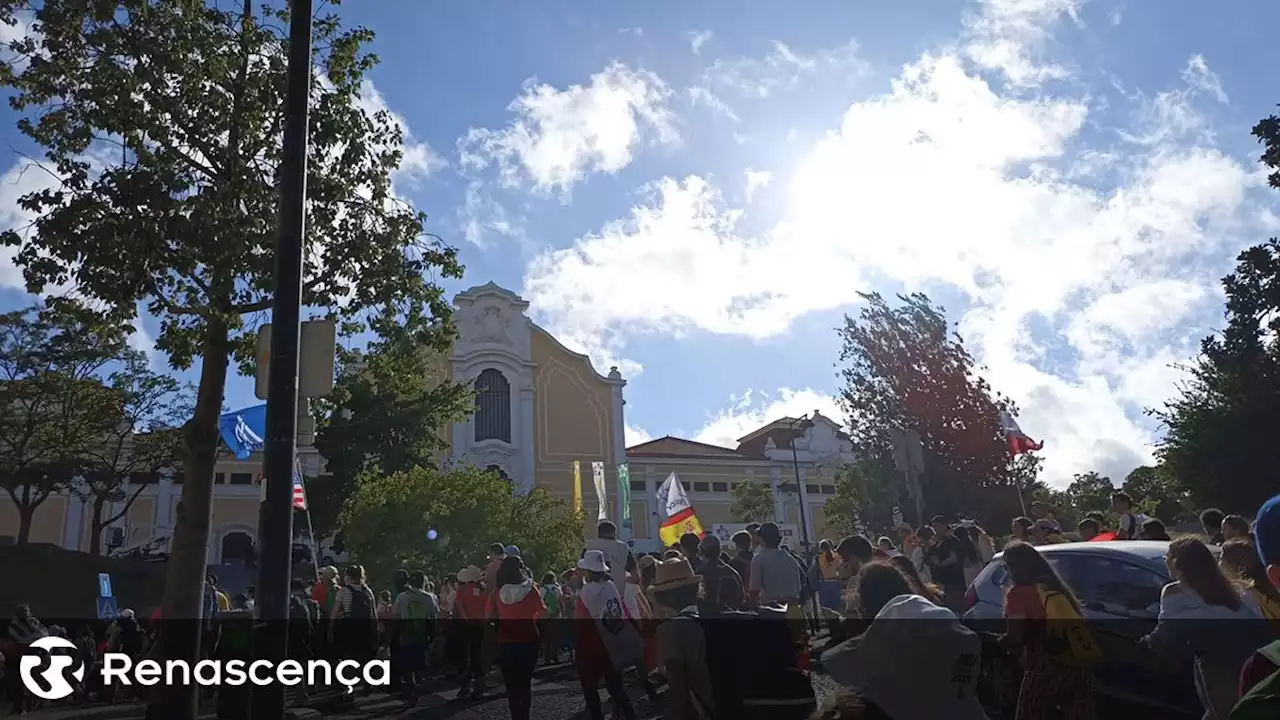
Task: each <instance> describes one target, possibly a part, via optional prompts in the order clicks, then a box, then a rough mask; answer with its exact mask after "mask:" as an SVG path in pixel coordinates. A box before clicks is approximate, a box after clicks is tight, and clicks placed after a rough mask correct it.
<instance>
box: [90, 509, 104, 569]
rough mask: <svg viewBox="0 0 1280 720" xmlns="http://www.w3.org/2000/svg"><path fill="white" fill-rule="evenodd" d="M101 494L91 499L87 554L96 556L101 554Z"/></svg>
mask: <svg viewBox="0 0 1280 720" xmlns="http://www.w3.org/2000/svg"><path fill="white" fill-rule="evenodd" d="M102 505H103V502H102V496H98V497H95V498H94V499H93V517H92V518H91V524H90V525H89V556H90V557H98V556H100V555H102V531H103V529H104V527H103V522H102Z"/></svg>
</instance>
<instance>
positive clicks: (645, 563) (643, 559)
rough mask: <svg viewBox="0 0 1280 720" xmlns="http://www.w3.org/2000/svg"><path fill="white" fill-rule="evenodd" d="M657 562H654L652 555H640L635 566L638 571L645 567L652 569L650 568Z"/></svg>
mask: <svg viewBox="0 0 1280 720" xmlns="http://www.w3.org/2000/svg"><path fill="white" fill-rule="evenodd" d="M657 562H658V561H657V560H655V559H654V558H653V556H652V555H641V556H640V559H639V560H636V565H637V566H638V567H639V568H640V569H644V568H647V567H652V566H653V565H654V564H656V563H657Z"/></svg>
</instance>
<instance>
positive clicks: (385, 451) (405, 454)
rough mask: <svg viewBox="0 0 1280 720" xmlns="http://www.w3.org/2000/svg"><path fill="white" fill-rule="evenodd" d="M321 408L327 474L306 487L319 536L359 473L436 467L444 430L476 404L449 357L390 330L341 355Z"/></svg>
mask: <svg viewBox="0 0 1280 720" xmlns="http://www.w3.org/2000/svg"><path fill="white" fill-rule="evenodd" d="M318 410H319V412H318V415H319V417H318V422H317V425H318V428H317V433H316V443H315V444H316V449H317V450H319V451H320V454H321V456H323V457H324V458H325V463H326V468H327V471H328V474H327V475H326V476H323V477H320V478H316V479H315V480H312V481H311V482H309V483H308V485H307V493H308V494H307V501H308V503H309V510H310V512H311V522H312V523H313V525H314V528H315V531H316V533H318V534H320V535H327V534H328V533H329V532H331V531H332V530H333V529H335V527H336V523H337V519H338V513H339V512H340V511H341V509H342V504H343V503H344V502H345V501H346V499H347V498H348V497H350V495H351V493H352V492H354V491H355V486H356V480H357V478H359V477H360V475H361V474H363V473H365V472H366V471H370V470H373V471H376V472H378V473H381V474H383V475H390V474H392V473H396V472H401V471H405V470H411V469H413V468H415V467H438V466H439V464H440V460H441V459H442V457H443V455H444V454H445V453H446V452H447V451H448V449H449V443H448V441H447V439H446V438H447V437H448V436H447V435H446V434H445V433H447V432H448V428H449V426H450V425H451V424H452V423H455V422H459V421H462V420H465V419H466V418H467V416H468V415H469V414H470V413H471V412H472V411H473V410H474V405H473V395H472V392H471V391H470V388H467V387H465V386H462V385H459V384H458V383H455V382H453V381H452V379H451V371H450V363H449V359H448V355H447V354H446V353H444V352H441V351H440V350H438V349H437V348H435V347H433V346H431V345H424V344H422V343H420V342H418V341H417V340H416V339H415V338H413V337H412V336H407V335H404V334H401V333H394V334H392V335H390V336H389V337H385V338H382V339H380V340H378V341H375V342H374V343H372V344H371V345H370V346H369V347H368V348H367V349H366V350H365V351H363V352H361V351H358V350H357V351H347V350H341V351H339V359H338V378H337V382H336V383H335V386H334V390H333V393H332V394H330V396H329V397H327V398H324V399H323V401H322V402H321V403H320V404H319V408H318Z"/></svg>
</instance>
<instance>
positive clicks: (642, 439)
mask: <svg viewBox="0 0 1280 720" xmlns="http://www.w3.org/2000/svg"><path fill="white" fill-rule="evenodd" d="M623 434H624V436H625V437H626V443H627V447H635V446H636V445H639V444H640V443H647V442H649V441H650V440H652V439H653V436H652V435H650V434H649V433H647V432H645V430H644V428H642V427H638V426H635V425H632V424H631V423H626V424H625V425H624V426H623Z"/></svg>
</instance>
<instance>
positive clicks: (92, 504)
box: [70, 348, 191, 555]
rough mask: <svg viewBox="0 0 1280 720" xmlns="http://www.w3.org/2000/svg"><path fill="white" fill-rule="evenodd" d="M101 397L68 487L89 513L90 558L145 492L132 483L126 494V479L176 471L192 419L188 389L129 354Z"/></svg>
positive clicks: (140, 357) (125, 351)
mask: <svg viewBox="0 0 1280 720" xmlns="http://www.w3.org/2000/svg"><path fill="white" fill-rule="evenodd" d="M100 396H101V401H100V405H99V408H100V418H101V422H100V423H98V430H97V431H96V432H95V439H94V442H91V443H89V444H88V446H87V447H86V448H85V449H84V452H83V458H84V462H83V467H84V472H83V473H82V475H81V476H80V477H79V478H77V480H76V481H75V482H72V483H71V485H70V489H71V492H72V493H73V494H74V495H76V496H77V497H79V498H80V499H81V500H83V501H84V503H85V505H86V506H87V507H88V510H89V554H90V555H98V554H100V553H101V552H102V531H103V530H104V529H106V528H107V527H109V526H110V525H111V524H112V523H114V522H116V521H118V520H119V519H120V518H122V517H124V516H125V515H127V514H128V512H129V509H130V508H131V507H133V503H134V501H135V500H137V499H138V496H139V495H141V494H142V491H143V490H145V489H146V488H147V484H145V483H136V485H135V486H134V487H132V488H131V489H130V488H129V487H128V483H129V481H130V480H131V479H134V478H136V476H138V475H151V474H154V473H157V472H160V471H162V470H175V469H177V468H179V467H180V466H181V462H182V456H183V448H182V431H181V428H182V425H183V423H185V422H186V421H187V418H189V417H191V398H190V393H189V392H188V389H187V388H185V387H183V386H182V384H181V383H179V382H178V381H177V380H176V379H174V378H173V377H171V376H169V375H165V374H161V373H157V372H155V371H154V370H152V369H151V362H150V360H149V359H148V358H147V356H146V355H145V354H144V353H141V352H139V351H137V350H133V349H128V348H125V349H123V350H122V351H121V353H120V357H119V358H118V359H117V361H116V362H115V363H114V368H113V369H112V371H111V372H110V374H109V375H108V377H107V380H106V384H105V385H104V386H103V388H102V393H101V394H100ZM109 508H110V509H114V512H111V511H109Z"/></svg>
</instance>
